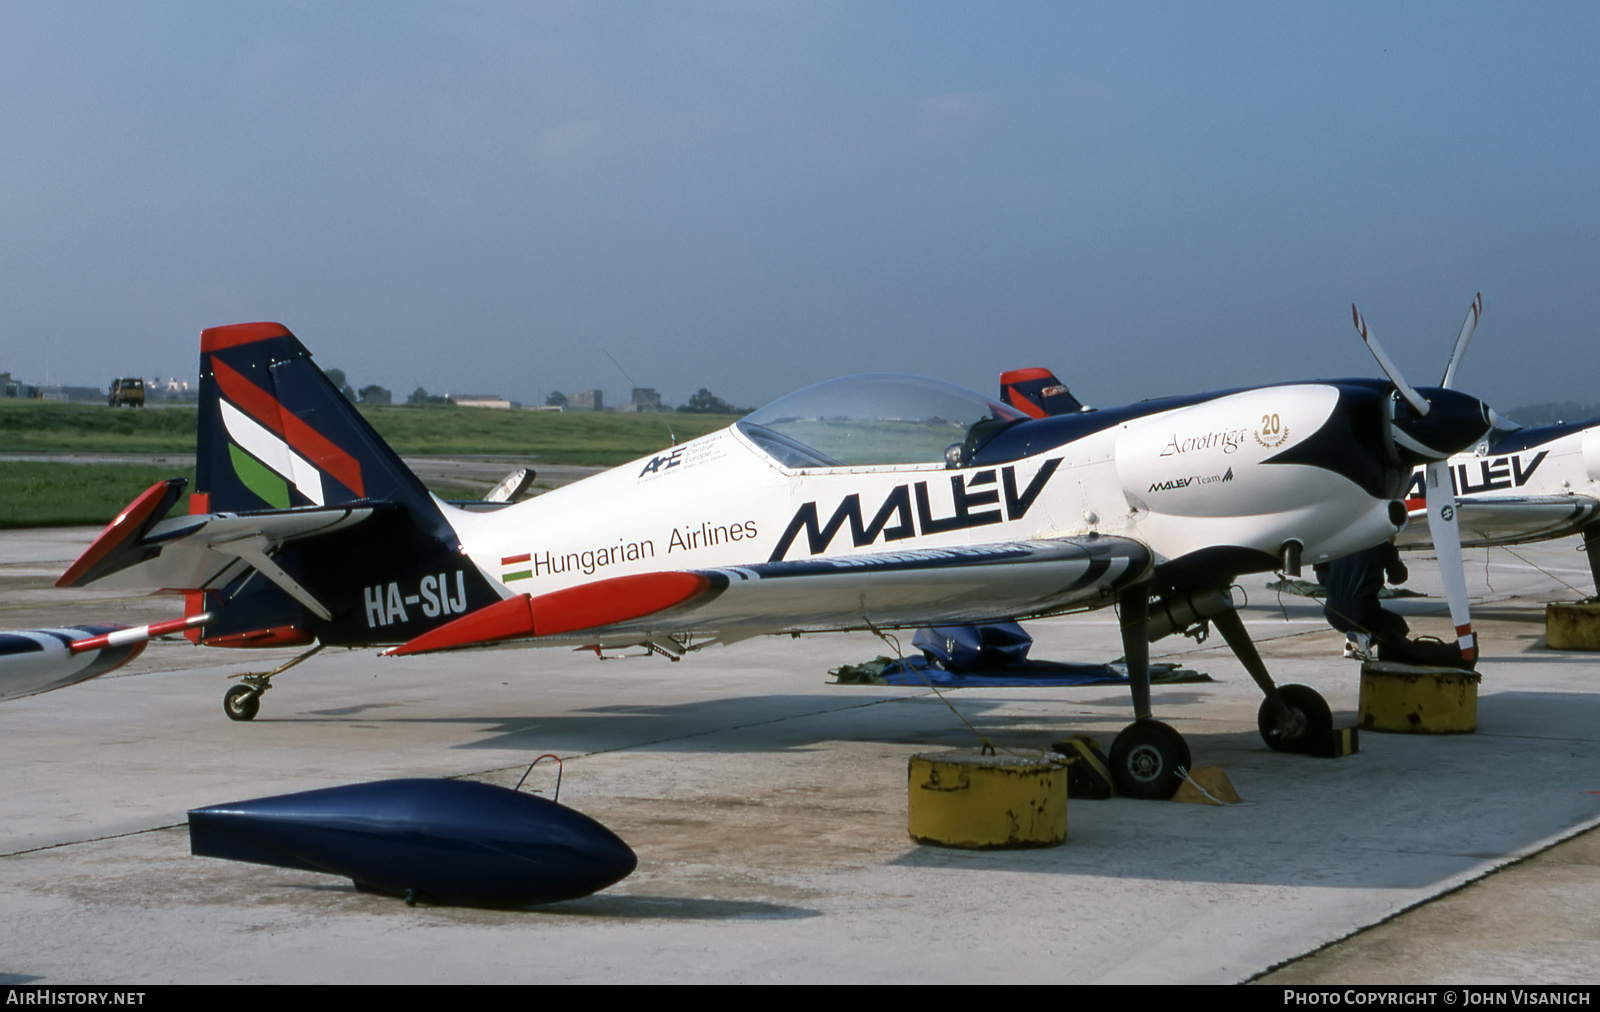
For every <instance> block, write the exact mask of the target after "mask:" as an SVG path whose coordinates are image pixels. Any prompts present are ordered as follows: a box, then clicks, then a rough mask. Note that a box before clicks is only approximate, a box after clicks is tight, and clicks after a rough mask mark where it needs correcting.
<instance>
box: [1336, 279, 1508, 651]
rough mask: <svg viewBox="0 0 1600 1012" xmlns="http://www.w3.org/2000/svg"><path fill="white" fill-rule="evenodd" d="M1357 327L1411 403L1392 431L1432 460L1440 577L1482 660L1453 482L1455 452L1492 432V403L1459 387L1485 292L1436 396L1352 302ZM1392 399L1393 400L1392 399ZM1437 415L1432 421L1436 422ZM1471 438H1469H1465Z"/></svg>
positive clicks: (1468, 644)
mask: <svg viewBox="0 0 1600 1012" xmlns="http://www.w3.org/2000/svg"><path fill="white" fill-rule="evenodd" d="M1350 312H1351V314H1352V316H1354V318H1355V324H1356V331H1357V332H1358V333H1360V335H1361V340H1362V341H1364V342H1366V345H1367V348H1368V350H1370V351H1371V352H1372V356H1373V358H1375V359H1377V360H1378V366H1379V368H1381V369H1382V370H1383V371H1384V374H1385V375H1387V376H1388V377H1389V381H1390V382H1392V383H1393V384H1394V388H1395V392H1396V393H1397V394H1398V395H1399V396H1400V397H1401V398H1403V399H1404V400H1405V403H1406V404H1407V405H1408V406H1409V407H1410V409H1411V412H1412V415H1411V417H1410V418H1403V417H1400V416H1399V411H1400V408H1399V405H1397V404H1396V405H1394V406H1393V412H1394V414H1393V415H1392V417H1391V418H1390V430H1391V434H1392V436H1393V438H1394V442H1395V447H1396V449H1397V450H1400V449H1404V450H1407V451H1409V454H1407V455H1408V456H1409V455H1415V456H1416V457H1419V458H1421V462H1424V463H1425V464H1426V467H1427V470H1426V479H1425V486H1424V488H1425V492H1426V496H1427V505H1428V531H1429V533H1430V534H1431V535H1432V537H1433V548H1434V554H1435V556H1436V557H1437V559H1438V563H1439V580H1440V582H1441V583H1443V584H1444V596H1445V600H1446V601H1448V602H1449V604H1450V621H1451V622H1452V623H1453V624H1454V625H1455V627H1456V644H1457V645H1458V646H1459V647H1460V649H1461V658H1462V660H1463V661H1464V662H1465V663H1466V664H1468V665H1469V666H1470V665H1472V664H1474V663H1476V661H1477V659H1478V641H1477V637H1475V636H1474V635H1473V633H1472V613H1471V607H1470V604H1469V602H1468V599H1467V576H1466V567H1465V564H1464V563H1463V561H1462V557H1461V527H1460V522H1459V520H1458V518H1457V516H1456V496H1455V490H1454V488H1453V487H1452V484H1451V481H1450V463H1449V457H1450V454H1451V453H1453V452H1456V451H1457V450H1460V449H1464V448H1465V447H1466V446H1468V445H1471V444H1472V443H1473V442H1475V441H1476V440H1477V439H1478V438H1479V437H1480V436H1481V435H1482V434H1483V433H1484V432H1486V431H1488V428H1489V424H1490V418H1489V414H1488V409H1487V407H1486V406H1485V405H1484V404H1483V403H1482V402H1481V401H1478V400H1477V399H1476V398H1471V397H1467V396H1466V395H1463V394H1460V393H1457V392H1455V391H1454V390H1453V389H1452V388H1453V386H1454V384H1455V376H1456V369H1457V368H1458V367H1459V366H1460V364H1461V359H1462V358H1463V356H1465V355H1466V351H1467V344H1468V343H1469V342H1471V340H1472V332H1473V331H1474V330H1476V329H1477V327H1478V319H1479V317H1481V316H1482V315H1483V295H1482V294H1481V293H1480V294H1479V295H1478V296H1477V297H1476V298H1474V299H1473V300H1472V306H1471V308H1470V309H1468V310H1467V318H1466V320H1465V321H1464V322H1463V323H1462V324H1461V333H1460V335H1459V336H1457V338H1456V345H1455V349H1454V350H1453V351H1452V352H1451V354H1450V363H1449V365H1447V366H1446V367H1445V371H1444V380H1443V381H1442V382H1441V383H1440V386H1439V388H1438V389H1436V390H1434V391H1433V394H1434V396H1433V398H1432V400H1429V399H1427V398H1424V397H1423V396H1422V394H1421V393H1420V392H1418V391H1417V389H1416V388H1415V387H1413V386H1412V385H1411V384H1410V383H1407V382H1406V380H1405V377H1404V376H1402V375H1401V373H1400V370H1399V368H1398V367H1397V366H1396V365H1395V364H1394V362H1393V361H1392V360H1391V359H1390V358H1389V356H1388V355H1387V354H1386V353H1385V352H1384V350H1383V346H1382V345H1381V344H1379V343H1378V339H1377V338H1376V337H1374V336H1372V333H1371V331H1369V330H1368V329H1367V321H1366V320H1364V319H1362V316H1361V311H1360V310H1358V309H1356V307H1355V306H1354V305H1351V307H1350ZM1391 403H1392V402H1391ZM1430 419H1431V421H1430ZM1467 436H1470V438H1466V439H1463V437H1467Z"/></svg>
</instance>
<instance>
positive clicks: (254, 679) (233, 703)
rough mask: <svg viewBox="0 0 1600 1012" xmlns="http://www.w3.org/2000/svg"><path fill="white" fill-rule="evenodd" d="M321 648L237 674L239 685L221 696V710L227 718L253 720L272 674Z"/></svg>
mask: <svg viewBox="0 0 1600 1012" xmlns="http://www.w3.org/2000/svg"><path fill="white" fill-rule="evenodd" d="M321 649H322V644H321V643H318V644H317V645H316V646H314V647H312V648H311V649H310V650H307V651H306V652H305V653H303V654H301V655H300V656H298V657H296V658H295V659H294V660H292V661H289V662H288V663H286V664H280V665H278V666H277V667H275V668H273V669H272V670H271V671H254V672H251V673H249V674H245V675H237V676H235V677H237V678H238V679H239V681H240V682H241V683H242V684H240V685H235V686H234V687H233V688H231V689H229V690H228V691H227V692H225V693H223V696H222V712H223V713H226V714H227V715H228V719H229V720H255V719H256V714H257V713H259V712H260V710H261V695H262V693H264V692H266V691H267V690H268V689H270V688H272V676H273V675H277V674H281V673H283V672H285V671H288V670H289V669H290V668H292V667H294V666H295V665H296V664H299V663H300V662H301V661H303V660H305V659H306V658H308V657H310V656H311V655H312V654H314V653H316V652H317V651H319V650H321Z"/></svg>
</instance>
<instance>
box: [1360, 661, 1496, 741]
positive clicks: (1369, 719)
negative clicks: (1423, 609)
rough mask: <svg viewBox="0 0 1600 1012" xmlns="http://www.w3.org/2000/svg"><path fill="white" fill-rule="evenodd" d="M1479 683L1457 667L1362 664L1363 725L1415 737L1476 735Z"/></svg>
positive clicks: (1372, 728)
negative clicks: (1405, 733) (1414, 734)
mask: <svg viewBox="0 0 1600 1012" xmlns="http://www.w3.org/2000/svg"><path fill="white" fill-rule="evenodd" d="M1480 680H1481V677H1480V676H1479V675H1478V674H1476V673H1475V672H1472V671H1465V670H1461V669H1457V668H1422V667H1415V666H1413V665H1410V664H1390V663H1385V662H1383V661H1375V662H1374V661H1369V662H1367V663H1366V664H1363V665H1362V666H1361V726H1362V728H1363V729H1368V730H1373V731H1401V732H1412V733H1416V734H1465V733H1467V732H1470V731H1475V730H1477V727H1478V682H1479V681H1480Z"/></svg>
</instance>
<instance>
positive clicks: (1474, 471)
mask: <svg viewBox="0 0 1600 1012" xmlns="http://www.w3.org/2000/svg"><path fill="white" fill-rule="evenodd" d="M1549 455H1550V451H1549V450H1540V451H1539V452H1538V453H1535V454H1531V455H1529V454H1521V453H1516V454H1510V455H1508V456H1505V457H1493V458H1486V459H1484V460H1479V461H1476V462H1474V463H1467V464H1455V465H1453V466H1452V467H1451V468H1450V485H1451V487H1452V490H1453V491H1454V492H1455V494H1456V495H1473V494H1474V493H1477V492H1493V491H1497V490H1499V489H1507V488H1521V487H1522V486H1524V485H1526V484H1527V483H1528V480H1529V479H1530V478H1532V477H1533V473H1534V472H1535V471H1537V470H1539V465H1540V464H1542V463H1544V458H1546V457H1548V456H1549ZM1426 479H1427V472H1426V471H1422V470H1418V471H1416V472H1414V473H1413V474H1412V475H1411V484H1409V485H1407V486H1406V494H1405V497H1406V498H1407V499H1423V498H1426V497H1427V494H1428V493H1427V481H1426Z"/></svg>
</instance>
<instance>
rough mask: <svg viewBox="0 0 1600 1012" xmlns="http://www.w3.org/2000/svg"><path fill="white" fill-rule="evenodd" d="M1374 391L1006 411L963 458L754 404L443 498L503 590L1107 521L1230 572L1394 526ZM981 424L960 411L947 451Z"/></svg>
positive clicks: (1060, 532) (1062, 532) (1164, 550)
mask: <svg viewBox="0 0 1600 1012" xmlns="http://www.w3.org/2000/svg"><path fill="white" fill-rule="evenodd" d="M1380 401H1381V398H1380V397H1379V396H1377V395H1376V394H1375V393H1374V392H1373V391H1371V390H1367V389H1366V388H1364V387H1360V386H1355V387H1351V386H1349V385H1335V384H1320V383H1312V384H1297V385H1286V386H1274V387H1263V388H1257V389H1250V390H1243V391H1237V392H1231V393H1224V394H1219V395H1213V396H1203V397H1197V398H1186V399H1182V400H1177V401H1169V402H1159V401H1158V402H1146V403H1145V404H1143V405H1134V406H1132V407H1130V408H1125V409H1118V410H1114V411H1107V412H1103V413H1102V412H1090V413H1085V414H1083V415H1081V416H1073V417H1071V418H1055V419H1042V420H1008V421H1007V423H1006V424H1005V425H1004V426H1000V427H998V431H997V432H996V433H994V434H993V435H991V436H990V437H989V438H987V439H986V440H984V441H981V442H978V441H974V440H971V439H967V443H968V444H969V445H968V451H969V452H967V453H966V454H965V455H964V457H963V459H961V460H960V461H959V463H958V464H957V466H950V464H951V462H950V461H947V460H946V459H940V457H939V456H937V455H935V454H932V453H924V454H923V455H924V456H930V457H933V459H928V460H920V461H912V462H895V463H839V462H836V461H835V462H833V463H831V464H821V463H818V462H817V461H815V460H808V459H806V458H805V456H804V454H800V453H798V452H797V451H793V450H792V449H789V448H787V447H786V445H785V444H783V443H781V442H779V441H778V440H777V439H776V438H775V437H774V436H773V435H772V433H771V432H770V430H767V429H765V428H764V427H763V426H761V425H759V424H747V422H749V420H748V419H747V420H746V422H741V423H739V424H736V425H734V426H730V427H729V428H727V429H723V430H720V431H718V432H714V433H711V434H709V435H707V436H704V437H701V438H699V439H696V440H693V441H691V442H688V443H685V444H683V445H681V446H677V447H673V448H671V449H669V450H664V451H662V452H661V453H658V454H653V455H651V456H649V457H644V458H640V459H639V460H637V461H634V462H632V463H630V464H626V465H623V466H621V467H618V468H615V469H613V470H611V471H608V472H605V473H603V474H599V475H595V476H593V477H591V478H588V479H586V480H584V481H581V482H578V483H575V484H573V485H569V486H566V487H563V488H560V489H556V490H554V491H552V492H548V493H545V494H544V495H541V496H538V497H537V498H534V499H531V500H528V501H526V502H522V503H518V504H515V505H512V506H508V507H506V508H504V509H501V510H498V511H495V512H492V513H475V512H467V511H462V510H450V511H449V512H448V514H447V515H448V517H449V520H450V523H451V525H452V526H453V527H454V528H455V530H456V532H457V534H458V536H459V537H460V540H461V543H462V546H463V550H464V551H465V553H466V554H467V555H468V556H469V557H470V558H471V560H472V562H473V563H474V564H475V565H476V566H477V567H478V569H479V570H481V571H482V572H483V573H484V575H485V576H487V577H489V578H490V579H491V580H493V581H496V582H497V583H498V584H499V586H500V587H501V588H502V593H504V594H506V595H508V596H509V595H514V594H532V595H535V596H537V595H540V594H544V593H549V592H552V591H556V590H560V589H563V588H566V587H572V586H576V585H579V584H583V583H587V582H592V581H596V580H601V579H607V578H610V577H616V576H625V575H630V574H635V573H648V572H659V571H663V570H680V569H705V568H712V567H730V566H740V565H749V564H754V563H762V562H779V561H786V560H787V561H793V560H805V559H810V558H818V557H839V556H850V555H856V554H867V553H881V552H884V551H891V550H894V549H901V548H938V547H948V546H958V545H977V544H988V543H994V542H1000V541H1028V540H1035V539H1049V538H1061V537H1071V536H1084V535H1095V534H1100V535H1117V536H1122V537H1127V538H1132V539H1136V540H1138V541H1140V542H1142V543H1144V544H1146V545H1148V546H1149V547H1150V548H1151V550H1152V552H1153V554H1154V556H1155V559H1156V563H1157V568H1158V571H1160V570H1162V569H1166V570H1167V571H1171V572H1175V573H1178V574H1186V573H1187V570H1186V566H1188V565H1190V564H1191V563H1193V564H1197V565H1203V567H1204V568H1205V569H1206V579H1208V580H1210V581H1218V580H1220V581H1221V582H1226V581H1227V580H1228V579H1231V578H1232V576H1235V575H1237V574H1238V573H1241V572H1248V571H1252V570H1266V569H1270V568H1273V566H1274V564H1275V563H1276V562H1277V560H1279V559H1280V558H1281V557H1282V553H1283V548H1284V545H1285V544H1286V543H1289V542H1295V543H1298V545H1299V546H1300V551H1301V557H1302V558H1303V559H1304V560H1305V561H1306V562H1307V563H1308V564H1309V563H1313V562H1318V561H1322V560H1325V559H1329V558H1334V557H1337V556H1339V555H1343V554H1346V553H1349V552H1352V551H1356V550H1359V549H1361V548H1365V547H1368V546H1370V545H1372V544H1376V543H1378V542H1380V541H1382V540H1385V539H1386V538H1388V537H1391V536H1393V535H1394V533H1395V532H1396V530H1397V527H1396V522H1395V521H1396V511H1395V510H1394V509H1392V508H1391V501H1392V499H1393V498H1394V496H1395V495H1396V494H1397V493H1398V491H1399V484H1400V481H1401V479H1402V478H1403V472H1401V471H1400V470H1398V469H1397V468H1396V469H1392V471H1393V473H1392V474H1389V475H1388V476H1387V477H1385V476H1384V474H1385V472H1383V469H1382V468H1381V467H1376V466H1370V465H1369V463H1368V462H1364V461H1358V462H1356V465H1357V466H1353V465H1352V463H1351V460H1350V459H1349V458H1351V457H1355V456H1360V455H1369V456H1370V455H1371V453H1372V448H1371V447H1367V446H1363V445H1361V439H1362V432H1363V426H1365V425H1366V424H1367V423H1366V422H1365V421H1363V420H1362V418H1361V417H1359V416H1360V415H1362V413H1364V412H1375V411H1377V410H1378V404H1379V402H1380ZM780 403H781V402H780ZM751 417H752V418H755V417H756V416H751ZM785 420H786V421H792V419H787V418H786V419H785ZM1374 424H1375V423H1374ZM968 436H969V432H968V431H967V430H965V429H956V428H952V429H951V437H950V442H951V444H952V449H955V448H956V446H957V444H960V443H961V442H962V440H963V439H966V437H968ZM925 441H926V440H925ZM901 442H904V440H901ZM937 442H938V439H937V438H935V439H934V440H933V441H932V443H930V444H929V445H930V446H932V445H934V444H936V443H937Z"/></svg>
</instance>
